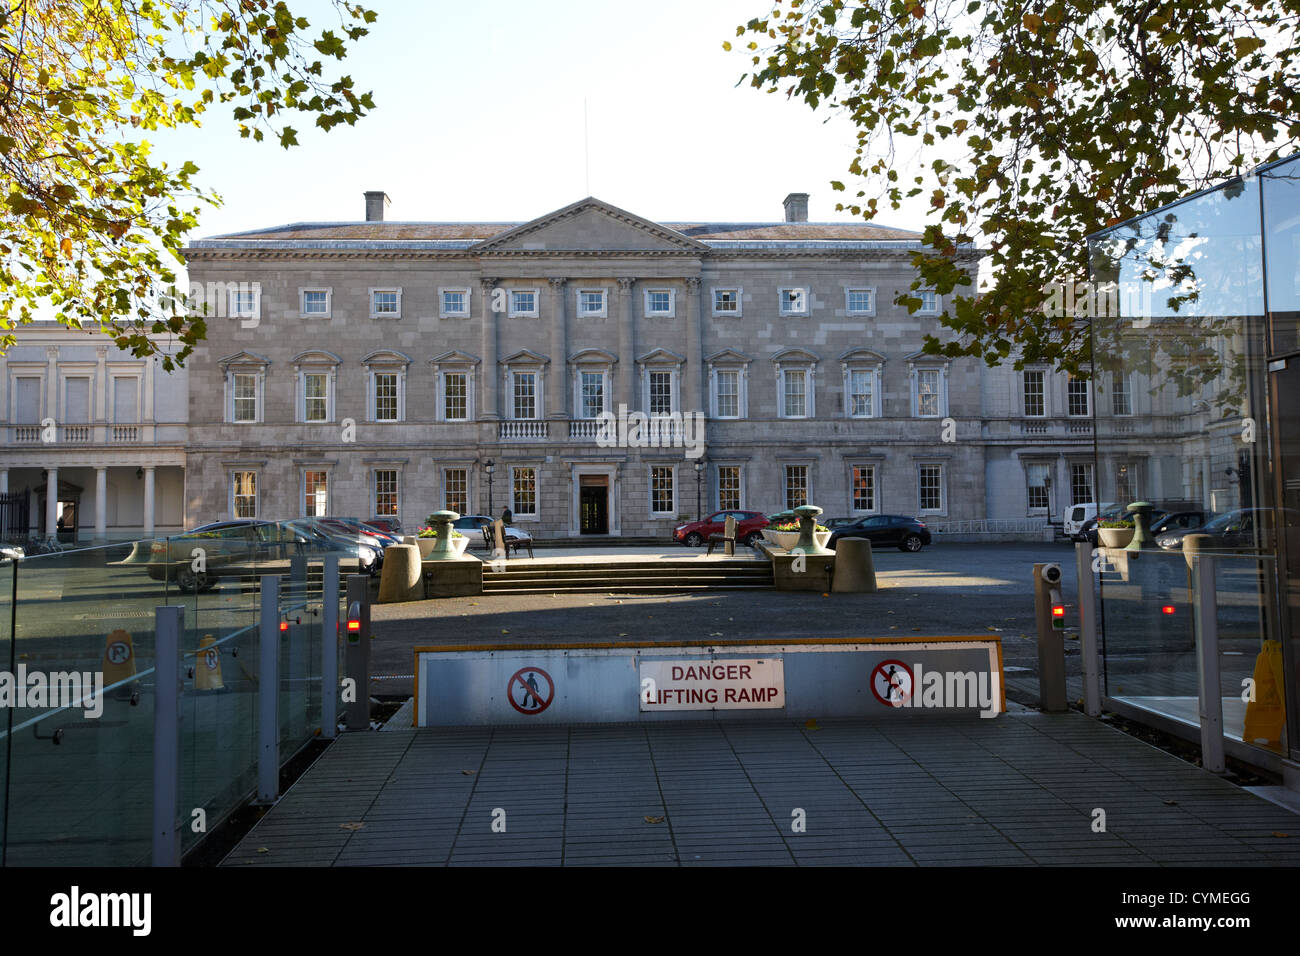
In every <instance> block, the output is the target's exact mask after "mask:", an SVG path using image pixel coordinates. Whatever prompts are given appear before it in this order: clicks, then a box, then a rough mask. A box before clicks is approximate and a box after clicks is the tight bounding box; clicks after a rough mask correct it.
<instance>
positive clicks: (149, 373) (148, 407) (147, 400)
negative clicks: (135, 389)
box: [140, 356, 158, 437]
mask: <svg viewBox="0 0 1300 956" xmlns="http://www.w3.org/2000/svg"><path fill="white" fill-rule="evenodd" d="M157 361H158V360H157V359H156V358H154V357H153V356H150V357H149V358H147V359H145V360H144V375H142V376H141V377H140V388H141V389H142V390H143V391H144V395H143V396H142V398H143V401H142V402H141V405H142V407H143V409H144V413H143V415H142V416H141V418H140V424H142V425H144V424H149V425H152V424H153V369H154V364H155V363H156V362H157ZM150 437H152V433H150Z"/></svg>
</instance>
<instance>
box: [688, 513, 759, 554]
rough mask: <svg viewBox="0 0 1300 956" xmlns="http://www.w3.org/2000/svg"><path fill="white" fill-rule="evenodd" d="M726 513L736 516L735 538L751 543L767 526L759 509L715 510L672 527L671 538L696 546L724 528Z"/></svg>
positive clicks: (721, 531)
mask: <svg viewBox="0 0 1300 956" xmlns="http://www.w3.org/2000/svg"><path fill="white" fill-rule="evenodd" d="M727 515H734V516H735V518H736V540H737V541H742V542H744V543H745V544H753V543H754V542H755V541H757V540H758V539H759V538H761V537H762V535H761V534H760V533H759V532H761V531H762V530H763V529H764V528H766V527H767V516H766V515H764V514H763V513H762V512H759V511H715V512H714V513H713V514H711V515H709V516H708V517H707V518H703V519H701V520H699V521H688V522H687V523H686V524H679V525H678V526H677V527H676V528H674V529H673V540H674V541H676V542H677V543H678V544H685V545H688V546H690V547H692V548H698V547H699V546H700V545H702V544H704V542H706V541H708V540H709V535H711V534H722V533H723V531H725V530H726V525H725V522H726V520H727Z"/></svg>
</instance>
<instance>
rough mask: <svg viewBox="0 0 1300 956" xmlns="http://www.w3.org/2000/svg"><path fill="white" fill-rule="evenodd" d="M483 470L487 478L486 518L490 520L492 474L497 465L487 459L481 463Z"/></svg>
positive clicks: (491, 511)
mask: <svg viewBox="0 0 1300 956" xmlns="http://www.w3.org/2000/svg"><path fill="white" fill-rule="evenodd" d="M483 470H484V471H486V472H487V476H488V517H489V518H491V517H492V515H493V510H492V473H493V472H494V471H496V470H497V463H496V462H494V461H493V460H492V459H491V458H489V459H488V460H487V461H485V462H484V463H483Z"/></svg>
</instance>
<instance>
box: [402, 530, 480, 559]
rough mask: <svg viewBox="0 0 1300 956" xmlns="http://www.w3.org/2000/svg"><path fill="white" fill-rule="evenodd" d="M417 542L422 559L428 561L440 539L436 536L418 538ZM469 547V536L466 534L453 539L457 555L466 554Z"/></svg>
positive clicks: (452, 546)
mask: <svg viewBox="0 0 1300 956" xmlns="http://www.w3.org/2000/svg"><path fill="white" fill-rule="evenodd" d="M415 543H416V544H417V545H419V548H420V560H421V561H427V560H429V553H430V552H431V551H433V548H434V545H436V544H437V543H438V539H437V538H436V537H433V538H416V539H415ZM467 547H469V538H468V537H466V536H465V535H461V536H460V537H459V538H452V539H451V549H452V550H453V551H454V552H456V557H460V556H461V555H462V554H464V553H465V549H466V548H467Z"/></svg>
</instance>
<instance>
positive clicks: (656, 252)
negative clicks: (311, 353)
mask: <svg viewBox="0 0 1300 956" xmlns="http://www.w3.org/2000/svg"><path fill="white" fill-rule="evenodd" d="M922 239H923V236H922V234H921V233H919V232H915V231H912V230H908V229H896V228H893V227H891V226H882V225H878V224H876V223H870V222H789V221H780V222H655V221H653V220H650V219H646V218H644V217H642V216H638V215H636V214H635V213H631V212H628V211H627V210H624V209H619V208H618V207H616V206H613V205H610V204H609V203H606V202H603V201H602V200H599V199H596V198H595V197H592V196H588V197H586V198H585V199H580V200H578V201H577V202H574V203H571V204H570V205H568V206H565V207H564V208H562V209H557V210H554V211H553V212H550V213H547V214H545V215H542V216H539V217H537V218H535V219H531V220H528V221H526V222H518V223H516V222H386V221H367V222H295V223H288V224H286V225H282V226H272V227H270V228H266V229H253V230H247V231H243V232H234V233H227V234H225V235H220V236H212V237H210V238H207V239H197V240H194V241H193V242H191V243H190V244H189V247H188V249H187V253H190V254H199V255H204V254H207V255H218V256H221V255H234V256H241V257H242V256H248V255H254V256H256V255H272V256H284V255H291V256H292V255H301V254H307V255H313V256H314V255H344V256H353V257H355V256H366V257H368V256H381V257H389V258H391V257H395V256H405V255H419V256H435V257H452V258H460V257H462V256H470V257H475V258H477V257H489V256H507V257H519V256H532V257H535V256H538V255H542V256H546V255H579V256H591V255H597V256H620V255H628V254H632V255H653V256H696V257H698V256H700V255H710V254H715V255H719V256H754V255H757V256H764V257H768V256H802V255H824V254H828V253H829V254H832V255H851V256H855V257H856V256H863V255H870V256H878V255H885V256H900V255H908V254H910V253H911V252H913V251H915V250H916V249H918V248H919V247H920V246H921V243H922ZM964 253H965V254H966V255H974V256H975V257H976V258H978V256H979V250H976V249H974V248H970V249H967V250H964Z"/></svg>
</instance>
